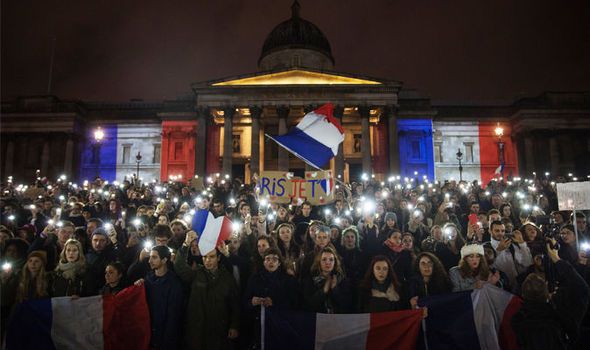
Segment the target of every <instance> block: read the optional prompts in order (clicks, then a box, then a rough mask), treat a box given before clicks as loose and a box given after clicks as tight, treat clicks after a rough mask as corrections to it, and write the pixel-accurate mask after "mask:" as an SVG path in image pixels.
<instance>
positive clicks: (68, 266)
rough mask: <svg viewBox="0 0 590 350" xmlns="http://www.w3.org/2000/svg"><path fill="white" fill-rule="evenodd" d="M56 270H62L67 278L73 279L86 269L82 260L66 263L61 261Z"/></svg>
mask: <svg viewBox="0 0 590 350" xmlns="http://www.w3.org/2000/svg"><path fill="white" fill-rule="evenodd" d="M56 270H57V271H58V272H61V274H62V276H64V278H65V279H68V280H73V279H74V278H76V276H78V275H80V274H81V273H82V272H83V271H84V265H83V264H81V263H80V261H76V262H66V263H64V262H61V261H60V262H59V265H57V268H56Z"/></svg>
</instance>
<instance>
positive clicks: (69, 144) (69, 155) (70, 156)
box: [64, 135, 74, 176]
mask: <svg viewBox="0 0 590 350" xmlns="http://www.w3.org/2000/svg"><path fill="white" fill-rule="evenodd" d="M67 137H68V139H67V140H66V154H65V157H64V173H66V174H68V175H70V176H71V174H72V164H73V162H74V140H73V139H72V135H68V136H67Z"/></svg>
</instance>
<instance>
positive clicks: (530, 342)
mask: <svg viewBox="0 0 590 350" xmlns="http://www.w3.org/2000/svg"><path fill="white" fill-rule="evenodd" d="M546 245H547V256H548V257H549V259H550V260H551V266H552V268H553V269H554V271H555V278H556V280H557V282H558V283H559V288H558V289H557V290H556V291H555V292H554V293H550V291H549V290H548V288H547V281H546V279H545V274H544V273H531V274H529V275H528V276H527V277H526V279H525V280H524V282H523V283H522V297H523V299H524V302H523V304H522V307H521V309H520V310H519V311H518V312H517V313H516V314H515V315H514V316H513V318H512V329H513V330H514V333H515V334H516V339H517V342H518V345H519V346H520V348H521V349H583V348H586V347H587V344H586V345H583V343H582V338H580V337H579V332H580V325H581V323H582V320H583V318H584V315H585V314H586V311H587V309H588V304H589V303H590V287H588V284H587V283H586V282H585V281H584V279H583V278H582V277H581V276H580V275H579V274H578V273H577V272H576V270H575V269H574V267H573V266H572V265H571V264H570V263H568V262H567V261H565V260H562V259H560V257H559V253H558V251H557V249H556V248H557V247H556V244H555V241H553V240H551V241H550V242H547V244H546Z"/></svg>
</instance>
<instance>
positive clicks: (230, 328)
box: [174, 218, 240, 349]
mask: <svg viewBox="0 0 590 350" xmlns="http://www.w3.org/2000/svg"><path fill="white" fill-rule="evenodd" d="M217 219H220V218H217ZM221 219H223V218H221ZM207 225H210V223H207ZM195 229H196V227H195ZM205 230H207V229H206V228H205ZM205 230H200V231H199V233H200V234H201V236H200V240H199V249H200V250H201V253H202V254H203V265H204V266H201V265H197V267H196V270H193V269H191V267H190V266H189V265H188V264H187V254H188V249H189V247H190V243H191V242H192V241H193V240H195V239H196V238H197V237H196V233H195V232H193V231H189V232H188V233H187V235H186V239H185V241H184V243H183V245H182V247H181V248H180V249H179V250H178V257H177V258H176V261H175V263H174V268H175V270H176V272H177V274H178V275H179V276H180V278H181V279H182V280H183V281H184V282H185V283H187V284H189V285H190V296H189V302H188V308H187V318H186V323H185V335H184V342H183V346H182V348H183V349H224V348H229V347H230V344H231V342H232V341H233V340H234V339H236V338H237V337H238V329H239V320H240V298H239V294H238V293H239V289H238V287H237V285H236V282H235V280H234V278H233V276H232V275H231V273H230V272H228V271H227V270H226V269H225V268H223V267H221V266H220V265H219V262H220V258H221V256H220V253H219V251H218V250H217V249H216V247H215V246H213V248H212V249H210V248H207V244H202V243H203V239H212V238H213V239H215V237H213V236H214V235H212V236H210V237H207V236H206V235H211V231H205ZM230 232H231V231H230ZM216 234H217V237H223V236H224V235H225V234H221V235H220V232H219V231H217V232H216ZM228 236H229V234H228ZM215 241H216V239H215V240H214V242H215ZM203 248H206V249H208V250H205V249H203Z"/></svg>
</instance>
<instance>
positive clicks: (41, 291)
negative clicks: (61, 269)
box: [16, 256, 49, 302]
mask: <svg viewBox="0 0 590 350" xmlns="http://www.w3.org/2000/svg"><path fill="white" fill-rule="evenodd" d="M32 258H37V259H40V260H41V261H43V260H42V259H41V258H40V257H38V256H30V257H29V258H28V259H27V262H26V263H25V267H24V269H22V270H21V273H22V274H21V278H20V281H19V283H18V288H17V290H16V301H17V302H21V301H24V300H27V299H28V297H29V286H30V284H31V281H32V282H33V286H34V287H35V296H34V297H33V298H34V299H40V298H43V297H47V296H49V294H48V293H47V286H48V283H47V274H46V273H45V266H43V267H42V268H41V270H40V271H39V273H38V274H37V275H36V276H32V275H31V272H29V267H28V266H27V265H28V263H29V260H31V259H32Z"/></svg>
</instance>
